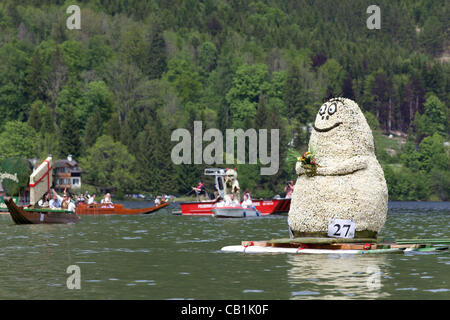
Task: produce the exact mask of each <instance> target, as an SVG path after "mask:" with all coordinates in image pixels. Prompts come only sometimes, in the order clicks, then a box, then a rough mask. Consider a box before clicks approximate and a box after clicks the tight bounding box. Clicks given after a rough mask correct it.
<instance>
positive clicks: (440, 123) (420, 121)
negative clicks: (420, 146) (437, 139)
mask: <svg viewBox="0 0 450 320" xmlns="http://www.w3.org/2000/svg"><path fill="white" fill-rule="evenodd" d="M424 108H425V111H424V113H423V114H422V115H420V114H419V115H416V117H415V119H414V123H415V126H416V131H417V137H419V139H420V138H423V137H424V136H432V135H433V134H434V133H438V134H439V135H441V136H443V137H445V136H446V134H447V130H446V126H447V114H446V113H447V112H448V111H447V108H446V107H445V105H444V104H443V103H442V102H441V101H440V100H439V98H438V97H436V96H435V95H431V96H429V97H428V99H427V100H426V102H425V104H424Z"/></svg>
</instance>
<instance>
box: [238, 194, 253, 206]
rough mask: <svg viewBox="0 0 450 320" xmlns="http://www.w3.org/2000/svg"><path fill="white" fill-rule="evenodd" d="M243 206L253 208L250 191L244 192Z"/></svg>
mask: <svg viewBox="0 0 450 320" xmlns="http://www.w3.org/2000/svg"><path fill="white" fill-rule="evenodd" d="M241 205H242V208H244V209H250V208H253V202H252V199H250V195H249V194H248V193H244V201H242V204H241Z"/></svg>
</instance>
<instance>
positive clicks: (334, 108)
mask: <svg viewBox="0 0 450 320" xmlns="http://www.w3.org/2000/svg"><path fill="white" fill-rule="evenodd" d="M336 109H337V107H336V103H333V104H332V105H331V106H330V107H329V108H328V114H329V115H330V116H331V115H332V114H333V113H335V112H336Z"/></svg>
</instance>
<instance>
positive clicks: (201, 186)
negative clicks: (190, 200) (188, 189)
mask: <svg viewBox="0 0 450 320" xmlns="http://www.w3.org/2000/svg"><path fill="white" fill-rule="evenodd" d="M192 189H193V190H194V191H195V193H196V194H197V196H198V195H201V194H205V193H206V188H205V185H204V184H203V182H202V181H199V182H198V186H197V187H192Z"/></svg>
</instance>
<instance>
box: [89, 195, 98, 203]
mask: <svg viewBox="0 0 450 320" xmlns="http://www.w3.org/2000/svg"><path fill="white" fill-rule="evenodd" d="M94 203H97V202H96V201H95V194H93V195H92V197H89V200H88V204H94Z"/></svg>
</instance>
